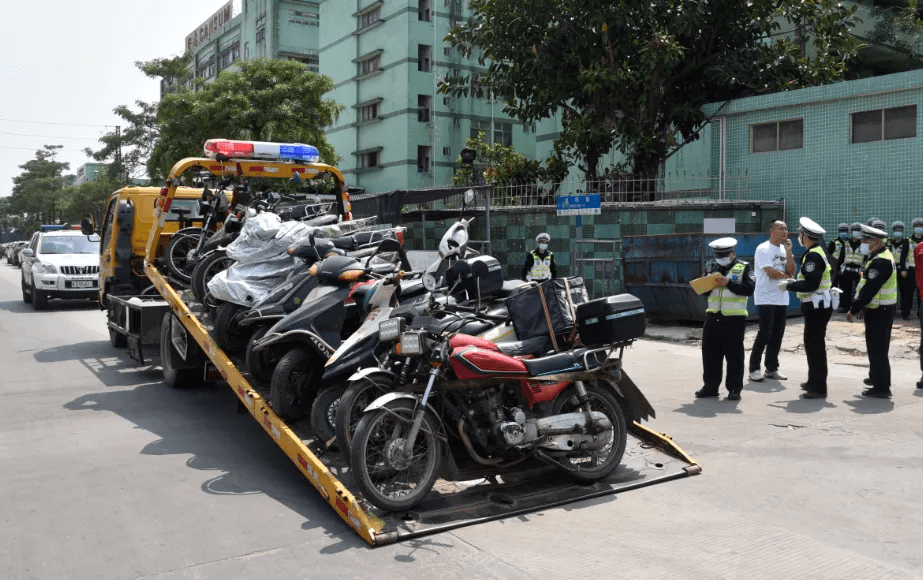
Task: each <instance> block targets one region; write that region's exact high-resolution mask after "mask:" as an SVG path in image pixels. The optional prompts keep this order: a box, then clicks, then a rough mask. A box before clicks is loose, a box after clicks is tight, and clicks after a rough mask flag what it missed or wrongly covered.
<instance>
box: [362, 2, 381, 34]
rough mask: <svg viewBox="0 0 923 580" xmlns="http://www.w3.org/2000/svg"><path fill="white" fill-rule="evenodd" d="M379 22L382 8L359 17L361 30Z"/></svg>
mask: <svg viewBox="0 0 923 580" xmlns="http://www.w3.org/2000/svg"><path fill="white" fill-rule="evenodd" d="M379 20H381V6H379V7H378V8H376V9H374V10H369V11H368V12H366V13H365V14H360V15H359V30H363V29H365V28H368V27H369V26H371V25H373V24H375V23H376V22H378V21H379Z"/></svg>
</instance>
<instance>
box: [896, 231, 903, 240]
mask: <svg viewBox="0 0 923 580" xmlns="http://www.w3.org/2000/svg"><path fill="white" fill-rule="evenodd" d="M894 237H895V238H898V239H900V238H903V237H904V232H900V231H895V232H894Z"/></svg>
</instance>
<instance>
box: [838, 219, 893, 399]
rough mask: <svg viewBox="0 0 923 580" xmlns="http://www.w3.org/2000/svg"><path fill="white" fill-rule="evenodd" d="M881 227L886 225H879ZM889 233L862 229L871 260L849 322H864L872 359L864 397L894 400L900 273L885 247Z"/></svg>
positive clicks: (850, 310)
mask: <svg viewBox="0 0 923 580" xmlns="http://www.w3.org/2000/svg"><path fill="white" fill-rule="evenodd" d="M878 225H882V226H883V225H884V223H883V222H882V223H880V224H878ZM887 239H888V234H887V233H886V232H885V231H884V230H882V229H879V228H872V227H869V226H862V242H863V245H865V246H867V249H868V253H869V259H868V261H867V262H866V263H865V266H864V267H863V269H862V279H861V280H860V281H859V286H858V287H857V288H856V296H855V298H854V299H853V302H852V306H851V307H850V309H849V314H847V315H846V320H847V321H848V322H852V321H853V320H854V319H864V320H865V346H866V349H867V350H868V357H869V376H868V378H867V379H865V380H864V381H863V382H864V383H865V384H866V385H869V386H870V387H871V388H869V389H866V390H864V391H862V396H863V397H877V398H881V399H887V398H890V397H891V364H890V362H889V361H888V349H889V347H890V346H891V324H892V323H893V322H894V310H895V306H896V304H897V271H896V269H895V267H894V256H893V255H892V254H891V251H890V250H888V248H887V247H885V242H886V241H887Z"/></svg>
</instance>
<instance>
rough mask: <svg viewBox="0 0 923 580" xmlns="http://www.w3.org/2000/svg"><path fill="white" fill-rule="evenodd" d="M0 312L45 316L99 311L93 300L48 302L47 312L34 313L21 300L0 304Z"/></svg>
mask: <svg viewBox="0 0 923 580" xmlns="http://www.w3.org/2000/svg"><path fill="white" fill-rule="evenodd" d="M0 310H5V311H6V312H14V313H17V314H24V313H26V312H35V314H39V315H41V314H47V313H50V312H55V311H56V310H57V311H72V310H99V303H98V302H96V301H95V300H93V301H89V300H49V301H48V307H47V310H42V311H38V312H36V311H35V310H34V309H33V308H32V305H31V304H26V303H25V302H23V301H22V300H8V301H6V302H0Z"/></svg>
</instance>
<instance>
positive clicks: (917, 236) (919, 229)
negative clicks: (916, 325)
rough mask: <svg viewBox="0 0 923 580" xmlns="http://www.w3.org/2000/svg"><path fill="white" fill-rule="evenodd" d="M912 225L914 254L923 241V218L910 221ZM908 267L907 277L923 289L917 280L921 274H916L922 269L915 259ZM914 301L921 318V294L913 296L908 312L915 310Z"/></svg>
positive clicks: (911, 242) (911, 260) (908, 263)
mask: <svg viewBox="0 0 923 580" xmlns="http://www.w3.org/2000/svg"><path fill="white" fill-rule="evenodd" d="M910 227H912V228H913V234H912V235H911V236H910V240H909V241H910V253H911V254H913V252H914V249H915V248H916V247H918V245H919V244H920V243H923V218H913V221H912V222H910ZM907 268H909V270H908V272H907V278H909V279H910V280H912V281H913V284H914V285H915V286H917V287H918V288H921V289H923V286H920V285H919V281H918V280H917V278H919V276H920V275H919V274H916V273H917V272H919V271H920V270H917V265H916V264H915V263H914V260H913V259H910V260H909V261H908V262H907ZM914 302H916V303H917V318H919V317H920V302H921V300H920V297H919V296H917V297H916V298H915V299H914V298H911V300H910V308H909V309H908V312H909V311H912V310H913V303H914Z"/></svg>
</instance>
